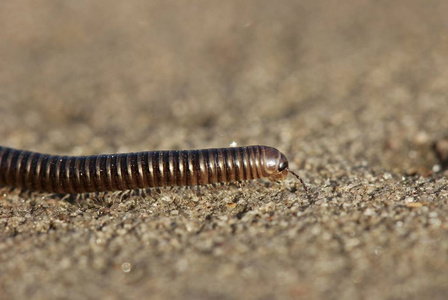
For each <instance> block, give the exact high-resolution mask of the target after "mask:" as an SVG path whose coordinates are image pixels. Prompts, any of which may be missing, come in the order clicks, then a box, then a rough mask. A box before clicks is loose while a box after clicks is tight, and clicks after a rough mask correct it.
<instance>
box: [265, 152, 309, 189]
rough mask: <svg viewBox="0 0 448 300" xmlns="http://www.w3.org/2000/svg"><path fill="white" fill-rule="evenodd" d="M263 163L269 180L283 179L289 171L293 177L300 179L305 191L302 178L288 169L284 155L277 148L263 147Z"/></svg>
mask: <svg viewBox="0 0 448 300" xmlns="http://www.w3.org/2000/svg"><path fill="white" fill-rule="evenodd" d="M264 163H265V164H264V165H265V168H264V169H265V172H266V177H268V178H269V180H272V181H277V180H283V179H285V178H286V176H288V173H291V174H292V175H294V177H296V178H297V179H299V180H300V182H301V183H302V185H303V189H304V190H305V191H307V187H306V185H305V183H304V182H303V180H302V178H300V176H299V175H297V174H296V173H294V172H293V171H291V170H290V169H289V164H288V160H287V159H286V156H285V155H284V154H283V153H281V152H280V151H278V150H277V149H275V148H271V147H266V146H265V147H264Z"/></svg>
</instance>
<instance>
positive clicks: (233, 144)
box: [230, 141, 238, 147]
mask: <svg viewBox="0 0 448 300" xmlns="http://www.w3.org/2000/svg"><path fill="white" fill-rule="evenodd" d="M237 145H238V144H237V142H235V141H233V142H231V143H230V147H236V146H237Z"/></svg>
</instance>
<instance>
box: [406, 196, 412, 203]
mask: <svg viewBox="0 0 448 300" xmlns="http://www.w3.org/2000/svg"><path fill="white" fill-rule="evenodd" d="M404 202H405V203H412V202H414V197H406V199H404Z"/></svg>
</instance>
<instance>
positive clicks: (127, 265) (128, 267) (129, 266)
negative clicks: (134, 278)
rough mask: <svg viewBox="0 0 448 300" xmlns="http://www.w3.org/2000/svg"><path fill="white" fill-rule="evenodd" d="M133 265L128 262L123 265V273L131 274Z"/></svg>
mask: <svg viewBox="0 0 448 300" xmlns="http://www.w3.org/2000/svg"><path fill="white" fill-rule="evenodd" d="M131 268H132V267H131V264H130V263H128V262H125V263H122V264H121V269H122V270H123V272H125V273H129V272H130V271H131Z"/></svg>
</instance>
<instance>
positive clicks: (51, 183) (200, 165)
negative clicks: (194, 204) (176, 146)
mask: <svg viewBox="0 0 448 300" xmlns="http://www.w3.org/2000/svg"><path fill="white" fill-rule="evenodd" d="M288 172H291V173H292V174H293V175H294V176H296V177H297V178H298V179H299V180H300V181H301V182H302V184H303V181H302V180H301V179H300V177H299V176H298V175H297V174H295V173H294V172H292V171H290V170H289V169H288V160H287V159H286V157H285V155H283V153H281V152H280V151H278V150H277V149H275V148H272V147H267V146H248V147H233V148H215V149H204V150H180V151H148V152H136V153H123V154H102V155H91V156H57V155H48V154H41V153H37V152H29V151H23V150H16V149H12V148H7V147H1V146H0V184H1V185H7V186H13V187H20V188H25V189H30V190H38V191H43V192H53V193H67V194H76V193H91V192H104V191H118V190H129V189H141V188H151V187H167V186H196V185H207V184H215V183H225V182H237V181H245V180H252V179H258V178H269V179H271V180H282V179H284V178H285V177H286V176H287V174H288ZM303 186H304V188H305V190H306V186H305V185H304V184H303Z"/></svg>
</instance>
